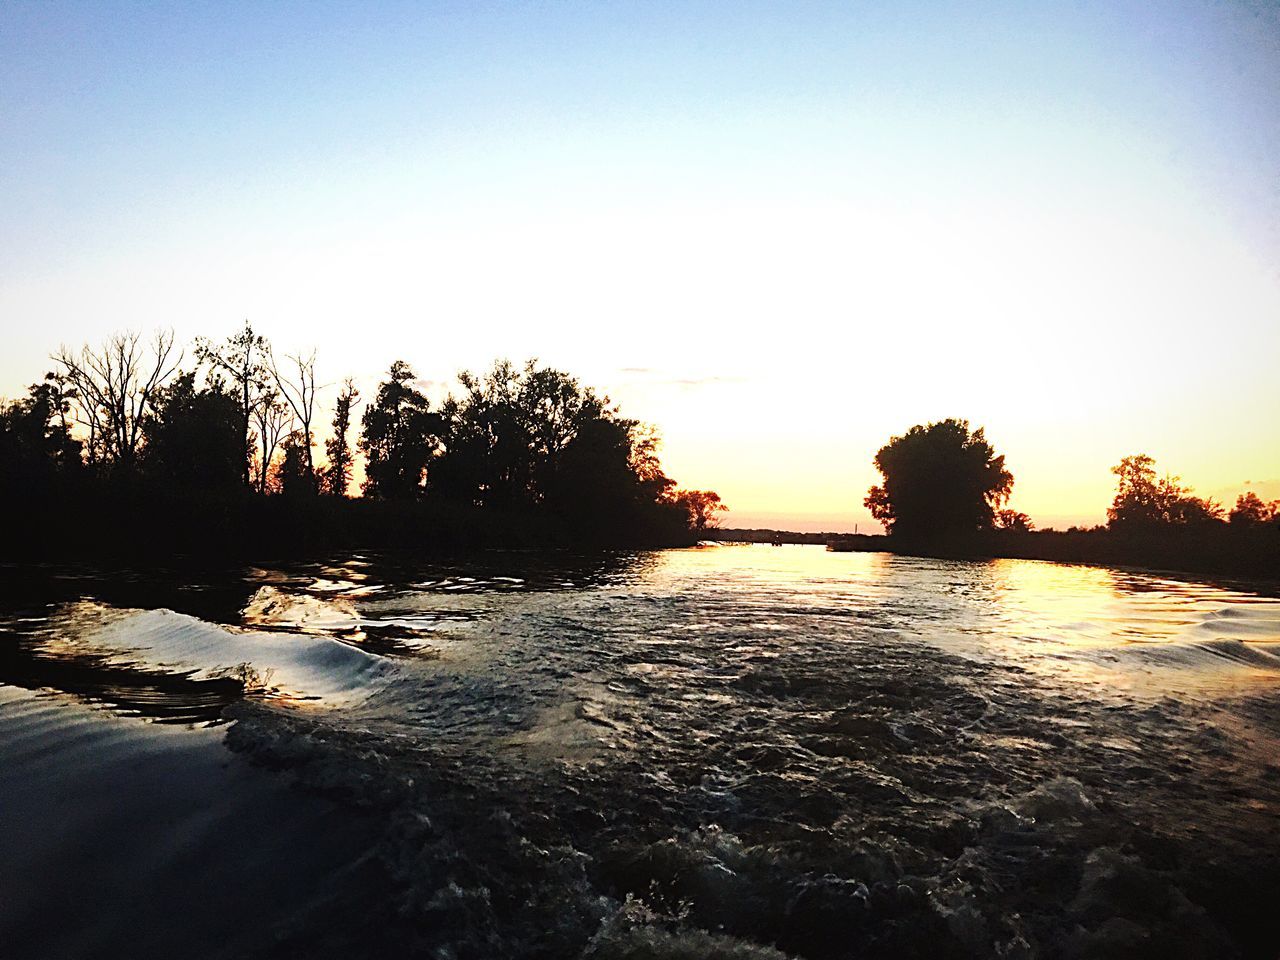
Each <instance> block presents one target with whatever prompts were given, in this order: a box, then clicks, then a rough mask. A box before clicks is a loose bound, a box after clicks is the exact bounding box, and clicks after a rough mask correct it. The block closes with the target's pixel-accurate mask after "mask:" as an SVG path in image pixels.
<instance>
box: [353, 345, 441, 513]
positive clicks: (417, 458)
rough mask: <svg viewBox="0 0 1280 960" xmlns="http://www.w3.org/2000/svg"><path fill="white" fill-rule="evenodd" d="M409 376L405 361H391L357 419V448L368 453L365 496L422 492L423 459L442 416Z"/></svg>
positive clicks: (431, 447)
mask: <svg viewBox="0 0 1280 960" xmlns="http://www.w3.org/2000/svg"><path fill="white" fill-rule="evenodd" d="M413 379H414V373H413V370H412V368H410V366H409V365H408V364H407V363H405V362H404V361H403V360H397V361H396V362H395V363H393V364H392V365H391V369H390V371H389V372H388V375H387V380H386V381H385V382H383V383H380V384H378V394H377V396H376V397H375V399H374V402H373V403H372V405H370V406H368V407H366V408H365V411H364V415H363V416H362V417H361V419H360V424H361V430H360V450H361V452H362V453H364V455H365V457H366V459H367V462H366V464H365V481H364V486H363V490H364V493H365V495H366V496H369V497H378V498H381V499H384V500H396V499H410V498H414V497H420V496H422V493H423V490H424V486H423V485H424V481H425V479H426V472H427V465H428V464H429V463H430V462H431V458H432V456H433V455H434V454H435V452H436V449H437V448H438V446H439V437H438V434H439V430H440V418H439V417H438V416H437V415H435V414H433V413H432V412H431V405H430V403H429V402H428V401H427V398H426V397H425V396H424V395H423V394H422V393H421V392H420V391H418V390H417V389H415V388H414V387H413V386H412V381H413Z"/></svg>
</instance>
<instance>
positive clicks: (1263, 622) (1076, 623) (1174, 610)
mask: <svg viewBox="0 0 1280 960" xmlns="http://www.w3.org/2000/svg"><path fill="white" fill-rule="evenodd" d="M650 576H652V577H657V578H659V579H660V580H661V581H662V584H663V586H665V587H667V588H670V589H673V590H675V591H677V592H679V591H681V590H686V591H697V592H699V593H703V594H715V593H725V594H728V593H731V592H739V591H742V590H743V588H744V587H748V586H749V587H751V588H752V589H753V590H754V591H758V592H762V593H763V594H764V595H766V596H768V597H772V598H773V599H774V600H777V601H780V602H785V603H786V604H788V605H790V606H791V607H792V608H793V609H794V610H795V611H797V612H799V611H801V610H806V611H808V612H809V614H810V615H811V617H812V621H813V628H814V629H822V630H826V631H831V630H851V629H863V630H875V629H891V630H893V631H894V632H895V633H897V634H899V635H901V636H905V637H914V638H917V639H920V640H923V641H925V642H928V643H930V644H933V645H935V646H938V647H941V648H943V649H945V650H947V651H948V652H952V653H956V654H958V655H962V656H967V657H978V658H981V659H984V660H996V661H1002V662H1005V663H1008V664H1011V665H1016V666H1017V667H1018V668H1021V669H1027V670H1032V671H1034V672H1036V673H1038V674H1041V675H1043V676H1045V677H1047V678H1054V679H1059V680H1065V681H1072V682H1083V683H1091V684H1099V685H1103V686H1105V687H1113V688H1116V689H1118V690H1120V689H1123V690H1125V691H1128V692H1131V693H1132V692H1146V693H1149V694H1151V695H1160V694H1161V693H1162V692H1170V691H1174V690H1179V691H1186V690H1190V689H1196V690H1203V689H1205V688H1206V687H1212V688H1214V689H1215V690H1219V691H1221V690H1223V689H1232V688H1236V687H1241V688H1251V687H1254V686H1255V685H1256V684H1257V683H1259V682H1262V683H1266V684H1271V683H1274V682H1275V680H1277V679H1280V600H1277V599H1274V598H1268V597H1260V596H1257V595H1254V594H1249V593H1245V592H1242V591H1237V590H1231V589H1228V588H1226V587H1222V586H1217V585H1214V584H1208V583H1198V582H1192V581H1182V580H1171V579H1167V578H1164V577H1161V576H1159V575H1155V574H1144V573H1139V572H1133V571H1118V570H1110V569H1105V568H1100V567H1088V566H1074V565H1067V564H1056V563H1049V562H1044V561H1035V560H980V561H959V560H937V559H929V558H922V557H906V556H895V555H892V554H886V553H831V552H828V551H826V550H824V549H823V548H822V547H818V546H808V545H803V546H802V545H787V546H784V547H770V546H767V545H762V544H744V545H732V546H706V547H700V548H695V549H689V550H680V551H669V552H667V553H664V554H662V562H661V563H660V564H659V565H658V566H657V568H656V569H655V570H654V571H653V572H652V573H651V574H650ZM850 614H857V618H856V619H854V620H851V619H850V618H849V615H850Z"/></svg>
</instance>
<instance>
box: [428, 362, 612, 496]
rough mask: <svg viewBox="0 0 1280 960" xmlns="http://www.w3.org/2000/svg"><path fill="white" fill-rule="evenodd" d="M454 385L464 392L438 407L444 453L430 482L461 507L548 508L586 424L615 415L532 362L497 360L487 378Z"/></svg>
mask: <svg viewBox="0 0 1280 960" xmlns="http://www.w3.org/2000/svg"><path fill="white" fill-rule="evenodd" d="M458 381H459V382H460V383H461V384H462V393H461V395H460V396H454V395H452V394H451V395H450V396H449V397H448V399H447V400H446V401H445V403H444V405H443V407H442V408H441V419H442V421H443V434H442V439H443V442H444V449H443V452H442V453H441V455H440V457H439V458H438V460H437V462H436V463H434V464H433V465H432V482H431V485H432V488H433V490H435V491H436V492H438V493H440V494H441V495H443V496H445V497H447V498H449V499H453V500H457V501H461V502H464V503H471V504H475V505H484V506H496V507H501V508H507V509H511V508H515V509H529V508H533V507H538V506H540V505H543V504H545V503H546V500H547V497H548V495H549V493H550V491H551V490H552V488H553V487H557V486H559V487H560V488H563V486H564V484H563V481H564V477H559V478H558V475H559V474H560V473H561V461H562V460H563V458H564V456H565V454H566V451H567V450H568V449H569V447H570V446H571V445H572V444H573V442H574V440H575V438H576V437H578V436H579V434H580V433H581V431H582V429H583V428H584V426H585V425H587V424H589V423H593V422H595V421H598V420H601V419H608V418H612V417H614V416H615V413H616V411H614V410H613V409H612V408H611V407H610V406H609V403H608V400H607V399H605V398H602V397H600V396H598V395H597V394H596V393H595V392H594V391H593V390H591V389H590V388H584V387H582V386H581V385H580V384H579V383H578V381H577V380H576V379H574V378H573V377H571V376H569V375H568V374H566V373H562V372H561V371H559V370H554V369H551V368H549V367H538V366H537V363H536V361H533V360H530V361H528V362H526V363H525V364H524V366H523V367H516V366H515V365H514V364H512V363H510V362H509V361H506V360H501V361H498V362H497V363H495V364H494V365H493V368H492V369H491V370H490V371H489V372H488V373H486V374H485V375H484V376H476V375H475V374H473V373H470V372H468V371H464V372H462V373H460V374H459V375H458ZM629 430H630V427H628V428H627V430H626V431H624V432H626V433H627V436H628V440H627V443H626V449H627V450H628V451H629V450H630V440H629V436H630V434H629ZM557 478H558V479H557Z"/></svg>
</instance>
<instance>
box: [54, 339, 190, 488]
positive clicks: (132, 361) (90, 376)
mask: <svg viewBox="0 0 1280 960" xmlns="http://www.w3.org/2000/svg"><path fill="white" fill-rule="evenodd" d="M53 359H54V361H55V362H56V363H57V364H58V365H59V366H61V367H62V369H61V371H59V373H60V376H61V380H60V382H62V383H65V384H66V385H67V386H68V387H69V392H68V396H71V395H73V396H74V398H75V400H74V405H75V409H76V412H77V417H78V419H79V421H80V423H81V424H82V425H83V426H84V427H85V428H86V429H87V430H88V432H89V438H88V452H89V460H90V462H91V463H95V464H97V463H99V462H101V463H105V464H107V465H108V466H111V467H113V468H116V469H121V470H124V471H126V472H127V471H129V470H131V469H132V468H133V466H134V463H135V461H136V460H137V456H138V451H139V448H140V446H141V444H142V425H143V423H144V422H145V419H146V416H147V413H148V411H149V410H150V407H151V403H152V400H153V399H154V397H155V394H156V391H157V390H159V389H160V388H161V387H162V386H164V384H165V383H166V382H167V381H168V379H169V378H170V377H171V376H173V374H174V372H175V371H176V370H177V369H178V364H179V363H181V362H182V351H180V350H179V351H178V352H177V355H176V356H175V355H174V339H173V331H172V330H165V331H160V332H158V333H157V334H156V335H155V336H154V338H153V339H152V341H151V349H150V351H148V350H147V349H146V348H144V347H143V345H142V338H141V336H140V335H139V334H137V333H117V334H114V335H112V336H110V337H108V338H107V340H106V341H105V342H104V343H103V344H102V346H101V347H99V348H98V349H96V350H95V349H93V348H91V347H89V345H88V344H86V345H85V346H83V347H82V348H81V349H80V352H79V353H72V352H71V351H70V350H68V349H67V348H66V347H61V348H59V350H58V352H57V353H56V354H55V355H54V357H53Z"/></svg>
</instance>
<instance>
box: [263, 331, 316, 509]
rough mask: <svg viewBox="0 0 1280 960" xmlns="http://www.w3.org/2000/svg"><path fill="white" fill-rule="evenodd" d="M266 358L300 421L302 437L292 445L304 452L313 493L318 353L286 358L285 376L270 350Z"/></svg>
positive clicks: (304, 464)
mask: <svg viewBox="0 0 1280 960" xmlns="http://www.w3.org/2000/svg"><path fill="white" fill-rule="evenodd" d="M267 358H268V360H269V362H270V366H271V375H272V377H273V378H274V379H275V382H276V386H277V387H278V388H279V390H280V394H281V396H283V397H284V399H285V401H286V402H287V403H288V404H289V408H290V409H291V410H292V411H293V416H294V419H295V420H297V422H298V427H299V430H297V431H296V432H297V433H298V434H299V436H298V438H297V439H296V442H295V443H294V444H293V446H294V448H295V449H299V450H300V451H301V455H302V464H303V470H304V472H305V474H306V482H307V485H309V486H310V487H311V489H312V491H314V490H315V487H316V465H315V460H314V459H313V458H312V455H311V450H312V447H313V446H314V441H313V439H312V432H311V419H312V416H313V415H314V412H315V405H316V352H315V351H314V350H312V351H311V353H310V354H308V355H307V356H303V355H302V354H300V353H299V354H290V355H289V356H287V357H286V358H285V359H286V360H288V361H289V363H288V364H286V365H285V370H284V372H283V373H282V372H281V370H280V366H279V365H278V364H277V363H276V358H275V356H274V355H273V354H272V353H271V351H270V350H268V351H267Z"/></svg>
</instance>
